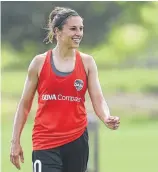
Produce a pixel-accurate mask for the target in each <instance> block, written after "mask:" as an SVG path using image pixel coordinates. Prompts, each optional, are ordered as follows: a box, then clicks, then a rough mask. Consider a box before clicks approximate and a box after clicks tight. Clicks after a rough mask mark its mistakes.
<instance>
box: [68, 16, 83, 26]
mask: <svg viewBox="0 0 158 172" xmlns="http://www.w3.org/2000/svg"><path fill="white" fill-rule="evenodd" d="M65 25H67V26H70V27H71V26H83V19H82V18H81V17H80V16H71V17H69V18H68V19H67V21H66V23H65Z"/></svg>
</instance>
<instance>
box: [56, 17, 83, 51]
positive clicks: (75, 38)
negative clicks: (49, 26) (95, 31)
mask: <svg viewBox="0 0 158 172" xmlns="http://www.w3.org/2000/svg"><path fill="white" fill-rule="evenodd" d="M56 36H57V41H58V42H59V44H62V45H64V46H67V47H68V48H78V47H79V44H80V42H81V40H82V37H83V19H82V18H81V17H80V16H70V17H69V18H68V19H67V20H66V22H65V24H64V25H63V27H62V29H61V30H59V29H57V30H56Z"/></svg>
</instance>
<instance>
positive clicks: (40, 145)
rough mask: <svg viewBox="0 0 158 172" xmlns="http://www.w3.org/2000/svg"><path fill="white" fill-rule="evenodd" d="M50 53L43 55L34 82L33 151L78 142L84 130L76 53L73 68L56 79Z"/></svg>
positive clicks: (81, 73) (82, 79) (81, 72)
mask: <svg viewBox="0 0 158 172" xmlns="http://www.w3.org/2000/svg"><path fill="white" fill-rule="evenodd" d="M51 58H52V50H49V51H48V52H47V55H46V59H45V62H44V64H43V67H42V70H41V72H40V76H39V81H38V87H37V91H38V109H37V112H36V116H35V120H34V127H33V133H32V141H33V150H42V149H50V148H55V147H58V146H61V145H64V144H66V143H69V142H71V141H73V140H76V139H77V138H79V137H80V136H81V135H82V134H83V132H84V130H85V128H86V127H87V114H86V109H85V105H84V103H85V93H86V90H87V75H86V72H85V69H84V65H83V62H82V59H81V56H80V53H79V52H78V51H76V61H75V68H74V70H73V72H72V73H71V74H69V75H67V76H58V75H56V73H55V72H54V71H53V69H52V66H51Z"/></svg>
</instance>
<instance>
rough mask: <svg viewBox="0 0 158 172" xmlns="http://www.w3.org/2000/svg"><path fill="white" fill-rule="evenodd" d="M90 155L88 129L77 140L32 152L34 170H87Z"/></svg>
mask: <svg viewBox="0 0 158 172" xmlns="http://www.w3.org/2000/svg"><path fill="white" fill-rule="evenodd" d="M88 156H89V145H88V132H87V129H86V130H85V132H84V133H83V135H82V136H81V137H80V138H78V139H77V140H75V141H73V142H70V143H68V144H65V145H63V146H60V147H58V148H53V149H47V150H36V151H33V152H32V162H33V172H86V170H87V163H88Z"/></svg>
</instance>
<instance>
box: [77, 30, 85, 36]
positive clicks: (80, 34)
mask: <svg viewBox="0 0 158 172" xmlns="http://www.w3.org/2000/svg"><path fill="white" fill-rule="evenodd" d="M75 35H76V36H82V35H83V31H81V30H80V29H76V32H75Z"/></svg>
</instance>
